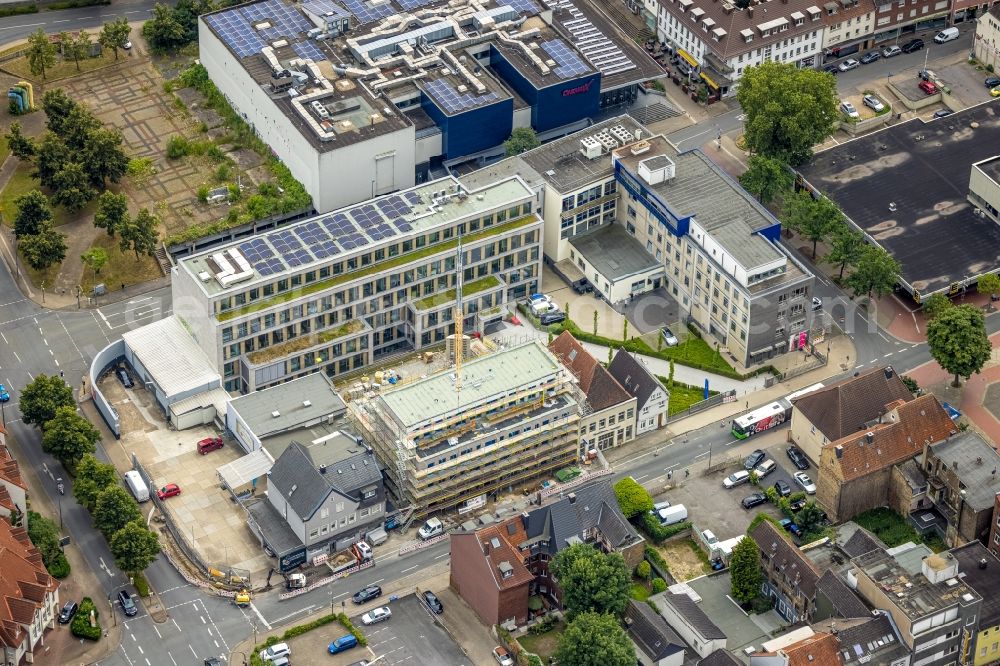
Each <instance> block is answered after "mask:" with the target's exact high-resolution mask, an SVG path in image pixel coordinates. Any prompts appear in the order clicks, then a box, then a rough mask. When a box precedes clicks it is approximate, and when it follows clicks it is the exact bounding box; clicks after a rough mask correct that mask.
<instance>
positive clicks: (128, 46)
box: [122, 39, 132, 51]
mask: <svg viewBox="0 0 1000 666" xmlns="http://www.w3.org/2000/svg"><path fill="white" fill-rule="evenodd" d="M122 48H123V49H125V50H126V51H130V50H132V40H131V39H126V40H125V43H124V44H122Z"/></svg>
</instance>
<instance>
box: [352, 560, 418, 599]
mask: <svg viewBox="0 0 1000 666" xmlns="http://www.w3.org/2000/svg"><path fill="white" fill-rule="evenodd" d="M416 568H417V565H416V564H414V565H413V566H412V567H410V568H409V569H403V570H402V571H400V572H399V573H406V572H407V571H413V570H414V569H416ZM344 594H347V593H346V592H345V593H344Z"/></svg>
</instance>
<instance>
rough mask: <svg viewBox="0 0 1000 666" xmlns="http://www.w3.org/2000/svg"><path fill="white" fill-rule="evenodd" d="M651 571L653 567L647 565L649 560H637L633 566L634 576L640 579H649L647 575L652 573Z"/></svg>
mask: <svg viewBox="0 0 1000 666" xmlns="http://www.w3.org/2000/svg"><path fill="white" fill-rule="evenodd" d="M652 571H653V568H652V567H651V566H649V562H647V561H646V560H643V561H642V562H639V564H637V565H636V566H635V575H636V578H641V579H642V580H649V577H650V576H651V575H652Z"/></svg>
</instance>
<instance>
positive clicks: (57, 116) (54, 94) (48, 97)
mask: <svg viewBox="0 0 1000 666" xmlns="http://www.w3.org/2000/svg"><path fill="white" fill-rule="evenodd" d="M78 106H79V104H77V103H76V102H75V101H73V99H72V98H71V97H70V96H69V95H67V94H66V91H65V90H63V89H62V88H52V89H51V90H46V91H45V94H44V95H42V110H43V111H45V118H46V123H45V124H46V126H47V127H48V128H49V130H51V131H53V132H55V133H56V134H60V135H61V134H63V133H64V132H65V127H64V125H63V124H64V122H65V121H66V118H67V117H68V116H69V114H70V113H71V112H72V111H73V110H74V109H76V108H77V107H78Z"/></svg>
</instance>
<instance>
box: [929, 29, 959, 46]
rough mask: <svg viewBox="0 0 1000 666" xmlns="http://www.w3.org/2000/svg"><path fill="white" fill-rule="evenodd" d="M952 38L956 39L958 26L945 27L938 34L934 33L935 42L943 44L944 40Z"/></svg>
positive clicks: (947, 40)
mask: <svg viewBox="0 0 1000 666" xmlns="http://www.w3.org/2000/svg"><path fill="white" fill-rule="evenodd" d="M953 39H958V28H956V27H954V26H952V27H950V28H945V29H944V30H942V31H941V32H939V33H938V34H936V35H934V43H935V44H944V43H945V42H950V41H952V40H953Z"/></svg>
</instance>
